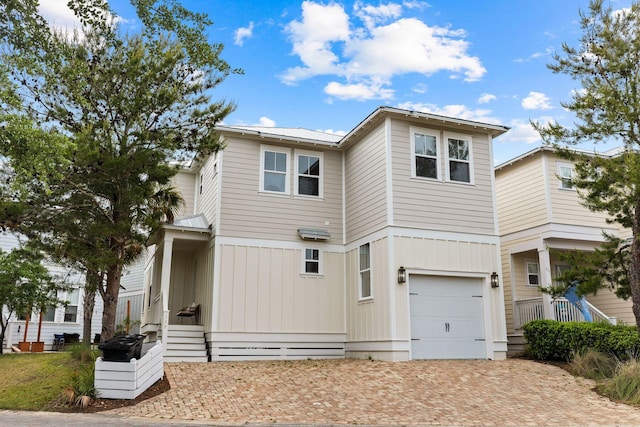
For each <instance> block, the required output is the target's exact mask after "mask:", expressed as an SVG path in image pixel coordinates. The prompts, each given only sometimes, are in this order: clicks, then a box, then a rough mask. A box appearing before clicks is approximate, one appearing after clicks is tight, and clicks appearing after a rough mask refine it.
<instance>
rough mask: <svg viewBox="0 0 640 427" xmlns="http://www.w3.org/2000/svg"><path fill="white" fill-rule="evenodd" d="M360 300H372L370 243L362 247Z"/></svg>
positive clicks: (360, 255)
mask: <svg viewBox="0 0 640 427" xmlns="http://www.w3.org/2000/svg"><path fill="white" fill-rule="evenodd" d="M358 254H359V257H360V265H359V270H360V298H361V299H364V298H371V251H370V247H369V243H365V244H364V245H362V246H360V248H359V250H358Z"/></svg>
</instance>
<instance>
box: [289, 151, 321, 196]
mask: <svg viewBox="0 0 640 427" xmlns="http://www.w3.org/2000/svg"><path fill="white" fill-rule="evenodd" d="M295 194H296V195H299V196H316V197H322V154H320V153H309V152H299V151H296V181H295Z"/></svg>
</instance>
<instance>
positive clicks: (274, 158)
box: [260, 147, 289, 194]
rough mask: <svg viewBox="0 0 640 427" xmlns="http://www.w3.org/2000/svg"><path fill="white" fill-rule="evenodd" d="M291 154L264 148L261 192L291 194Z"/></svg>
mask: <svg viewBox="0 0 640 427" xmlns="http://www.w3.org/2000/svg"><path fill="white" fill-rule="evenodd" d="M288 165H289V153H288V152H287V151H282V150H277V149H271V148H268V147H263V148H262V158H261V169H262V171H261V174H260V181H261V182H260V190H261V191H265V192H269V193H281V194H289V166H288Z"/></svg>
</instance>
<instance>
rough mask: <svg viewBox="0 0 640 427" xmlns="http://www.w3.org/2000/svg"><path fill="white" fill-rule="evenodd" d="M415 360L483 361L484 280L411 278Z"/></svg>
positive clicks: (484, 353)
mask: <svg viewBox="0 0 640 427" xmlns="http://www.w3.org/2000/svg"><path fill="white" fill-rule="evenodd" d="M409 283H410V290H409V291H410V292H409V294H410V306H409V309H410V315H411V338H412V341H411V349H412V358H413V359H484V358H485V357H486V342H485V339H484V338H485V333H484V304H483V300H482V281H481V279H474V278H463V277H439V276H415V275H411V276H410V280H409Z"/></svg>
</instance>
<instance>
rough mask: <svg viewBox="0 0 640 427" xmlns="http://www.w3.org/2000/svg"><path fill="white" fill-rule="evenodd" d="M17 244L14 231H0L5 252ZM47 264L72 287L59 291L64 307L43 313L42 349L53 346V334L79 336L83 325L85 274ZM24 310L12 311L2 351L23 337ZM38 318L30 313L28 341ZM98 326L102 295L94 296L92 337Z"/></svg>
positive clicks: (52, 272) (33, 334)
mask: <svg viewBox="0 0 640 427" xmlns="http://www.w3.org/2000/svg"><path fill="white" fill-rule="evenodd" d="M18 244H19V240H18V238H17V237H16V236H15V235H14V234H12V233H8V232H5V233H0V248H1V249H2V250H3V251H5V252H8V251H10V250H12V249H13V248H15V247H17V246H18ZM47 268H48V269H49V270H50V272H51V274H52V275H53V276H55V277H58V278H60V279H62V280H64V282H65V283H66V284H67V285H70V286H71V288H72V289H70V290H66V291H60V292H59V294H58V296H59V298H60V299H62V300H65V301H68V302H69V304H68V305H67V306H66V307H57V308H55V309H53V308H52V309H50V310H47V312H46V313H44V316H43V321H42V330H41V333H40V340H41V341H43V342H44V345H45V347H44V349H45V350H50V349H51V348H52V346H53V340H54V334H78V335H79V337H80V339H82V328H83V325H84V311H83V301H84V289H83V284H84V276H83V275H81V274H79V273H77V272H73V271H69V270H68V269H65V268H63V267H61V266H58V265H48V266H47ZM1 314H2V315H3V316H6V315H7V313H6V312H3V313H1ZM24 314H25V313H15V314H13V315H12V316H11V318H10V319H9V326H8V328H7V330H6V333H5V340H4V342H3V343H0V344H1V345H2V346H3V349H4V352H7V351H11V346H12V345H17V343H18V342H20V341H23V339H24V327H25V320H24ZM38 322H39V313H32V314H31V319H30V322H29V328H28V329H27V341H28V342H34V341H36V338H37V334H38ZM101 329H102V298H100V296H97V297H96V302H95V306H94V309H93V319H92V321H91V336H92V337H94V336H95V334H96V333H100V330H101Z"/></svg>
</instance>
